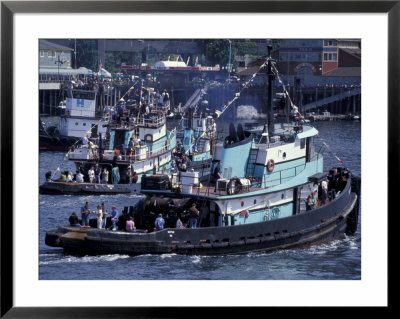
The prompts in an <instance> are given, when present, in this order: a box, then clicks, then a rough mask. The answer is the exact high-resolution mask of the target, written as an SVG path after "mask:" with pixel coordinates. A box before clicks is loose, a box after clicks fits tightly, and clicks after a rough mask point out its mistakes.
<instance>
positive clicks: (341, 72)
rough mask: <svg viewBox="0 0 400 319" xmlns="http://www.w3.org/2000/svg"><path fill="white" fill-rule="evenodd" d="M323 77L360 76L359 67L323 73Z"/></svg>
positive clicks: (341, 68) (342, 68)
mask: <svg viewBox="0 0 400 319" xmlns="http://www.w3.org/2000/svg"><path fill="white" fill-rule="evenodd" d="M324 76H361V67H359V66H355V67H340V68H337V69H335V70H332V71H330V72H327V73H325V74H324Z"/></svg>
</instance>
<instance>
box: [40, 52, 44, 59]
mask: <svg viewBox="0 0 400 319" xmlns="http://www.w3.org/2000/svg"><path fill="white" fill-rule="evenodd" d="M40 57H41V58H43V57H44V51H43V50H40Z"/></svg>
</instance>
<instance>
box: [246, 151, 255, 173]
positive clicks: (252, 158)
mask: <svg viewBox="0 0 400 319" xmlns="http://www.w3.org/2000/svg"><path fill="white" fill-rule="evenodd" d="M257 156H258V148H252V149H250V154H249V158H248V160H247V167H246V176H254V171H255V169H256V165H255V164H256V161H257Z"/></svg>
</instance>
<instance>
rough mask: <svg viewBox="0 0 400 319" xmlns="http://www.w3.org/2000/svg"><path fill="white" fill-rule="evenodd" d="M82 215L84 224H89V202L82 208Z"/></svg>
mask: <svg viewBox="0 0 400 319" xmlns="http://www.w3.org/2000/svg"><path fill="white" fill-rule="evenodd" d="M81 215H82V226H89V215H90V209H89V202H86V203H85V206H83V207H82V208H81Z"/></svg>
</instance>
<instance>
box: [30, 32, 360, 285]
mask: <svg viewBox="0 0 400 319" xmlns="http://www.w3.org/2000/svg"><path fill="white" fill-rule="evenodd" d="M38 47H39V51H38V52H37V54H38V59H39V70H38V72H39V74H38V76H39V94H38V96H39V105H38V108H39V184H40V185H39V186H38V190H39V193H40V195H39V228H40V229H39V279H40V280H152V279H153V280H360V279H361V233H362V232H361V227H360V220H361V219H360V211H361V121H362V107H361V83H362V80H361V50H362V41H361V39H357V38H323V39H322V38H321V39H316V38H312V39H311V38H304V39H301V38H284V39H278V38H271V39H262V38H254V39H251V38H250V39H248V38H229V39H228V38H219V39H213V38H204V39H197V38H196V39H177V38H170V39H165V38H160V39H157V38H152V39H148V38H145V39H136V38H135V39H125V38H121V39H111V38H104V39H101V38H97V39H93V38H92V39H83V38H75V39H65V38H57V39H50V38H43V39H39V44H38ZM149 265H151V266H149ZM111 266H112V268H113V271H112V272H111V273H110V272H108V271H107V269H108V268H109V267H111Z"/></svg>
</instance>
